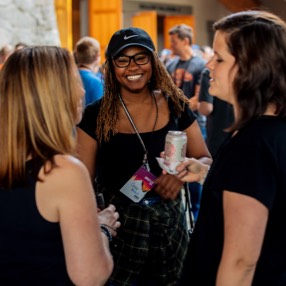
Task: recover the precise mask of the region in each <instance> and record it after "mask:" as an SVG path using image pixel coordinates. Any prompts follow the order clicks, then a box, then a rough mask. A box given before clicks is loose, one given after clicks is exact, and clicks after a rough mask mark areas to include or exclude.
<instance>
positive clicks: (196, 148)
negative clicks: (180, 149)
mask: <svg viewBox="0 0 286 286" xmlns="http://www.w3.org/2000/svg"><path fill="white" fill-rule="evenodd" d="M184 131H185V132H186V134H187V138H188V141H187V157H193V158H195V159H197V160H199V161H200V162H202V163H204V164H206V165H209V166H210V165H211V163H212V157H211V154H210V152H209V150H208V148H207V145H206V143H205V140H204V138H203V135H202V132H201V129H200V127H199V124H198V122H197V121H196V120H195V121H194V122H193V123H192V124H191V125H190V126H189V127H188V128H187V129H185V130H184Z"/></svg>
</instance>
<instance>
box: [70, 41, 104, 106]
mask: <svg viewBox="0 0 286 286" xmlns="http://www.w3.org/2000/svg"><path fill="white" fill-rule="evenodd" d="M74 56H75V60H76V63H77V65H78V68H79V73H80V76H81V79H82V81H83V85H84V89H85V105H88V104H89V103H91V102H93V101H95V100H98V99H100V98H101V97H102V96H103V83H102V80H101V79H100V78H99V77H98V76H97V75H96V72H98V69H99V62H100V45H99V42H98V41H97V40H96V39H94V38H91V37H83V38H81V39H80V40H79V41H78V42H77V43H76V47H75V51H74Z"/></svg>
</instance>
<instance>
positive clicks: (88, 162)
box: [77, 128, 98, 182]
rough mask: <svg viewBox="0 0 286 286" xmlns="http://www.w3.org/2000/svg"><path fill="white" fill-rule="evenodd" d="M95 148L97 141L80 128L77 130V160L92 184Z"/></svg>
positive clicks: (94, 169)
mask: <svg viewBox="0 0 286 286" xmlns="http://www.w3.org/2000/svg"><path fill="white" fill-rule="evenodd" d="M97 148H98V144H97V141H96V140H94V139H93V138H91V137H90V136H89V135H88V134H87V133H85V132H84V131H83V130H81V129H80V128H77V154H78V157H79V159H80V160H81V161H82V162H83V163H84V165H85V166H86V167H87V169H88V171H89V174H90V177H91V179H92V182H93V181H94V178H95V171H96V168H95V164H96V154H97Z"/></svg>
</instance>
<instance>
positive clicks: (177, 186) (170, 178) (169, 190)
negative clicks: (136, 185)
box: [154, 174, 184, 200]
mask: <svg viewBox="0 0 286 286" xmlns="http://www.w3.org/2000/svg"><path fill="white" fill-rule="evenodd" d="M183 184H184V183H183V182H182V181H181V180H179V179H178V178H177V177H176V176H175V175H171V174H162V175H161V176H160V177H158V178H157V179H156V180H155V187H154V190H155V191H156V192H157V193H158V194H159V195H160V196H161V197H162V198H164V199H171V200H174V199H175V198H176V197H177V196H178V194H179V192H180V190H181V189H182V187H183Z"/></svg>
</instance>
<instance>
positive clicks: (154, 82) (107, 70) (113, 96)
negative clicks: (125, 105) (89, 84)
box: [96, 52, 190, 143]
mask: <svg viewBox="0 0 286 286" xmlns="http://www.w3.org/2000/svg"><path fill="white" fill-rule="evenodd" d="M150 53H151V65H152V76H151V79H150V82H149V90H150V92H152V91H154V90H160V91H162V93H163V94H164V95H165V96H166V97H168V99H169V100H170V101H171V102H172V103H173V104H174V111H175V114H176V116H180V114H181V113H182V111H183V110H184V107H185V104H190V100H189V99H188V98H187V97H186V96H185V95H184V93H183V91H182V90H181V89H180V88H178V87H177V86H176V85H175V83H174V82H173V79H172V78H171V76H170V75H169V73H168V71H167V70H166V68H165V66H164V65H163V63H162V62H161V61H160V59H159V57H158V55H157V53H156V52H150ZM104 74H105V77H104V83H105V85H104V96H103V97H102V102H101V106H100V111H99V114H98V119H97V126H96V134H97V138H98V140H99V143H101V142H102V140H103V141H109V139H110V136H111V135H114V134H116V133H117V130H116V122H117V120H118V117H119V107H120V104H121V103H120V100H119V96H118V94H119V93H120V84H119V83H118V81H117V79H116V76H115V71H114V64H113V61H112V58H108V59H107V60H106V62H105V67H104Z"/></svg>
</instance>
